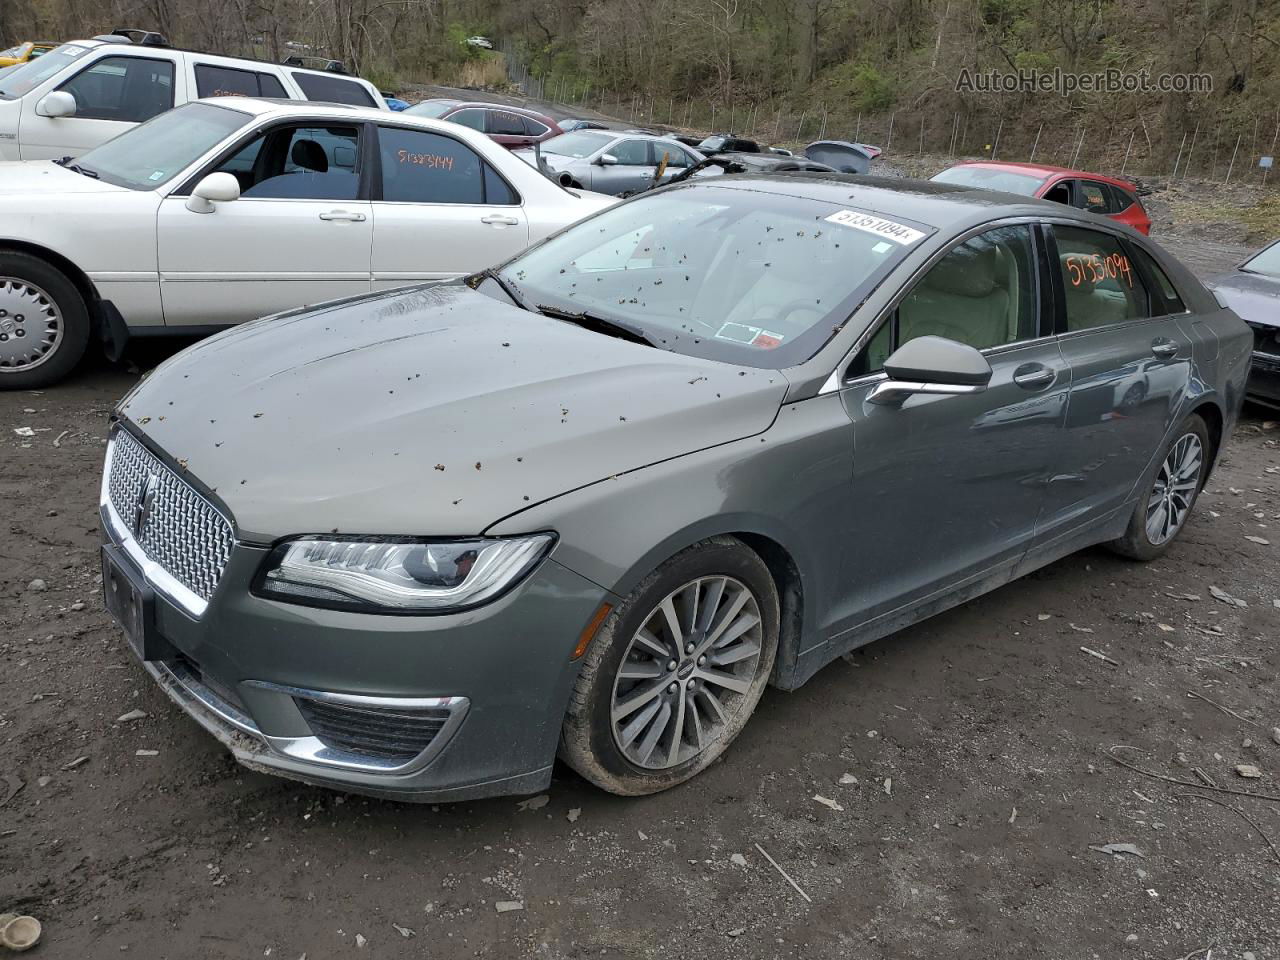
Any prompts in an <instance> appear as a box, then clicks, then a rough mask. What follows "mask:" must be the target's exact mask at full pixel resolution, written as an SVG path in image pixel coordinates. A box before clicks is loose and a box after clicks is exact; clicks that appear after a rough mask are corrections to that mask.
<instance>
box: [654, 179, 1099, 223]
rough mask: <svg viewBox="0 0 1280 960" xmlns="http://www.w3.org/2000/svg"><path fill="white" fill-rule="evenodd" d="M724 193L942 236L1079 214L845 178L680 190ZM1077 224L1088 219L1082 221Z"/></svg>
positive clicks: (1045, 204)
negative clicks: (832, 208)
mask: <svg viewBox="0 0 1280 960" xmlns="http://www.w3.org/2000/svg"><path fill="white" fill-rule="evenodd" d="M702 186H705V187H724V188H729V189H734V190H755V191H759V192H761V193H771V194H775V195H778V196H790V197H805V198H808V199H812V200H820V201H825V202H827V203H833V204H839V205H840V206H845V207H854V208H857V209H860V210H866V211H873V212H875V213H879V214H883V215H884V216H885V217H891V218H901V219H906V220H913V221H915V222H916V223H923V224H928V225H930V226H935V227H938V228H940V229H943V230H948V231H955V230H961V229H964V228H965V227H966V226H968V225H970V224H977V223H984V222H986V221H988V220H994V219H997V218H999V217H1006V216H1045V215H1049V216H1055V217H1062V216H1074V215H1076V214H1080V213H1081V211H1079V210H1076V209H1075V208H1074V207H1064V206H1063V205H1062V204H1060V203H1052V202H1050V201H1048V200H1036V199H1035V198H1033V197H1023V196H1019V195H1017V194H1013V193H1000V192H998V191H995V190H978V189H975V188H974V187H962V186H958V185H955V184H950V183H936V182H934V181H932V180H905V179H896V178H889V177H869V176H858V175H855V174H848V173H828V174H823V173H809V172H805V173H753V174H730V175H727V176H722V177H708V178H706V179H704V180H698V179H693V180H687V181H685V182H684V183H682V184H677V185H676V186H675V187H674V188H673V189H680V188H682V187H702ZM1081 219H1082V220H1083V219H1090V218H1089V217H1088V216H1087V215H1085V216H1081Z"/></svg>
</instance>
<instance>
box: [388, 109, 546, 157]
mask: <svg viewBox="0 0 1280 960" xmlns="http://www.w3.org/2000/svg"><path fill="white" fill-rule="evenodd" d="M405 113H411V114H416V115H418V116H423V117H437V118H439V119H441V120H448V121H449V122H450V123H460V124H462V125H463V126H464V127H470V128H471V129H472V130H479V131H480V132H481V133H487V134H488V135H489V136H490V137H491V138H493V139H494V140H496V141H497V142H498V143H500V144H502V145H503V146H504V147H507V148H509V149H515V148H516V147H527V146H530V145H532V144H534V143H540V142H542V141H543V140H549V139H550V138H551V137H558V136H559V135H560V134H561V133H563V131H562V130H561V129H560V126H559V124H557V123H556V122H555V121H554V120H552V119H551V118H550V117H548V116H546V115H545V114H541V113H535V112H534V111H533V110H526V109H524V108H523V107H510V106H507V105H506V104H502V103H471V102H468V101H465V100H423V101H422V102H421V103H418V104H414V105H413V106H412V107H410V108H409V109H408V110H406V111H405Z"/></svg>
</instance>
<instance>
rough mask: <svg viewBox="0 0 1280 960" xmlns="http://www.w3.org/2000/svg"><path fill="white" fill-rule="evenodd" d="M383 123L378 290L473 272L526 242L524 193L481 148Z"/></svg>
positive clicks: (376, 205) (376, 235) (376, 216)
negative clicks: (479, 151) (483, 155)
mask: <svg viewBox="0 0 1280 960" xmlns="http://www.w3.org/2000/svg"><path fill="white" fill-rule="evenodd" d="M377 130H378V151H377V159H376V163H377V168H378V173H379V178H380V185H378V186H375V188H374V189H375V193H374V200H373V221H374V229H373V258H372V263H373V287H374V289H385V288H388V287H398V286H403V285H405V284H408V283H416V282H419V281H423V280H435V279H443V278H450V277H458V276H463V275H465V274H468V273H474V272H475V271H477V270H481V269H483V268H484V267H488V266H492V265H494V264H496V263H501V262H502V261H503V260H506V259H507V258H509V257H511V256H514V255H515V254H517V253H519V252H520V251H521V250H523V249H524V248H525V247H526V246H527V245H528V243H529V219H528V217H527V216H525V211H524V208H523V206H522V204H521V198H520V195H519V194H518V193H517V192H516V191H515V189H514V188H513V187H512V186H511V185H510V184H508V183H507V181H506V180H505V179H504V178H503V177H502V175H501V174H499V173H498V171H497V170H496V169H495V168H494V167H493V165H492V164H490V163H488V162H487V161H486V160H485V159H484V158H483V157H481V156H480V155H479V154H478V153H476V151H474V150H472V149H471V148H470V147H469V146H467V145H466V144H465V143H463V142H462V141H460V140H455V139H454V138H453V137H450V136H446V135H444V134H441V133H434V132H431V131H428V130H415V129H411V128H406V127H395V126H390V125H379V126H378V128H377Z"/></svg>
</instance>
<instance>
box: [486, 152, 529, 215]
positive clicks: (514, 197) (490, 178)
mask: <svg viewBox="0 0 1280 960" xmlns="http://www.w3.org/2000/svg"><path fill="white" fill-rule="evenodd" d="M484 202H485V203H488V204H496V205H499V206H506V207H511V206H519V205H520V195H519V194H518V193H516V192H515V190H514V189H512V188H511V186H510V185H509V184H508V183H507V181H505V180H503V179H502V177H501V176H500V175H499V174H498V171H496V170H494V169H493V167H491V166H489V164H487V163H486V164H485V165H484Z"/></svg>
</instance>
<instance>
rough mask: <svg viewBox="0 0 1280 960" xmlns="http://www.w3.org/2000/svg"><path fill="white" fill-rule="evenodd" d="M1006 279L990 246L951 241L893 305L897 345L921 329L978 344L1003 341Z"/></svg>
mask: <svg viewBox="0 0 1280 960" xmlns="http://www.w3.org/2000/svg"><path fill="white" fill-rule="evenodd" d="M997 278H999V279H1000V280H1002V281H1004V282H1003V283H999V282H997ZM1007 283H1008V270H1007V267H1002V265H1001V263H1000V260H999V257H998V255H997V251H996V248H995V247H982V248H977V247H973V246H961V247H957V248H956V249H955V250H953V251H952V252H951V253H949V254H948V255H947V256H946V257H944V258H943V259H942V260H940V261H938V263H937V264H935V265H934V266H933V268H932V269H931V270H930V271H929V272H928V273H927V274H925V276H924V278H923V279H922V280H921V281H920V283H919V284H917V285H916V288H915V289H914V290H913V291H912V292H911V294H910V295H909V296H908V297H907V299H905V300H903V301H902V304H901V306H899V307H898V343H899V345H901V344H904V343H906V342H907V341H908V340H913V339H915V338H916V337H923V336H926V335H932V336H935V337H947V338H948V339H951V340H956V341H958V342H960V343H967V344H968V345H969V346H971V347H976V348H977V349H979V350H982V349H985V348H986V347H994V346H998V345H999V344H1002V343H1006V342H1008V340H1009V326H1010V307H1011V301H1010V297H1009V291H1008V290H1007V289H1006V288H1005V284H1007Z"/></svg>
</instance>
